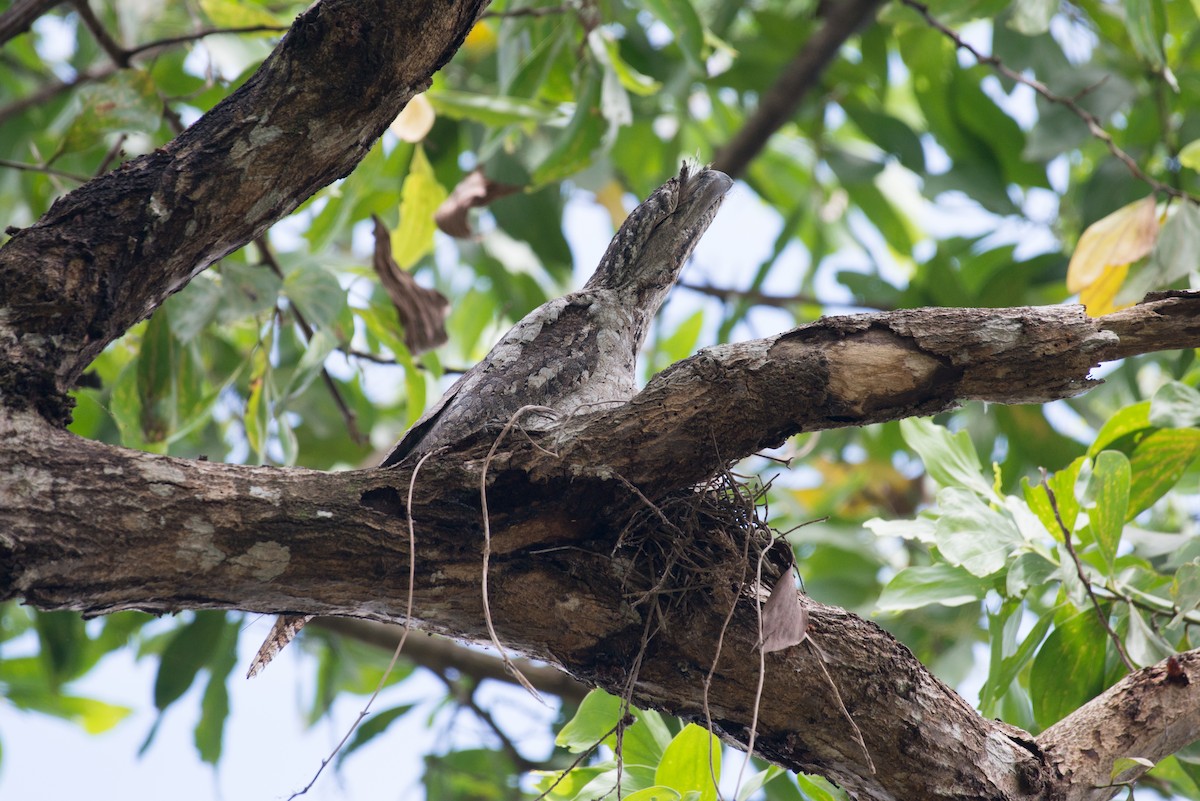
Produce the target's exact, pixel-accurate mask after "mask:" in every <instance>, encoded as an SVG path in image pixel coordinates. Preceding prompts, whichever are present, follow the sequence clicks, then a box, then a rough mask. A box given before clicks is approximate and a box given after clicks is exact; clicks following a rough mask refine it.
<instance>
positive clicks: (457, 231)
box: [433, 169, 521, 239]
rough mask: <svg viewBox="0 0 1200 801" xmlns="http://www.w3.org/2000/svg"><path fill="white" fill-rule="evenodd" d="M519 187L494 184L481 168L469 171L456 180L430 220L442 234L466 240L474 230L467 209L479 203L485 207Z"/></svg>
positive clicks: (477, 205) (518, 189) (475, 206)
mask: <svg viewBox="0 0 1200 801" xmlns="http://www.w3.org/2000/svg"><path fill="white" fill-rule="evenodd" d="M520 189H521V187H519V186H513V185H512V184H501V183H496V182H495V181H492V180H491V179H489V178H488V177H487V176H486V175H484V174H483V170H481V169H477V170H472V171H471V172H470V173H469V174H468V175H467V177H465V178H463V179H462V180H461V181H459V182H458V186H456V187H454V191H452V192H451V193H450V197H448V198H446V200H445V201H443V203H442V205H440V206H438V210H437V212H435V213H434V215H433V219H434V220H435V221H436V222H437V226H438V228H441V229H442V231H443V232H444V233H447V234H449V235H450V236H453V237H456V238H458V239H469V238H470V237H471V236H472V235H473V234H474V232H473V231H472V230H471V221H470V220H468V219H467V212H468V211H470V210H471V209H473V208H477V207H479V206H486V205H487V204H489V203H491V202H492V201H493V200H497V199H498V198H502V197H505V196H506V195H511V194H513V193H514V192H518V191H520Z"/></svg>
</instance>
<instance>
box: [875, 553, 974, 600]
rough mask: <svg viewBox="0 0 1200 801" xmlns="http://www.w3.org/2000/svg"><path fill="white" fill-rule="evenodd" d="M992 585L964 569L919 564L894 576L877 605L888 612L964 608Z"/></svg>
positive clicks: (943, 565)
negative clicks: (949, 607)
mask: <svg viewBox="0 0 1200 801" xmlns="http://www.w3.org/2000/svg"><path fill="white" fill-rule="evenodd" d="M990 586H991V585H990V583H988V582H985V581H983V580H981V579H980V578H978V577H977V576H974V575H972V574H971V573H969V572H968V571H966V570H964V569H963V568H961V567H954V566H953V565H946V564H936V565H917V566H914V567H906V568H904V569H903V570H901V571H900V572H899V573H897V574H896V575H895V576H893V577H892V580H891V581H889V582H888V583H887V586H886V587H884V588H883V592H882V593H880V595H879V601H878V602H877V606H878V607H879V609H880V610H881V611H884V612H903V611H905V610H908V609H921V608H922V607H926V606H929V605H931V604H941V605H942V606H962V605H963V604H969V603H973V602H975V601H978V600H979V599H980V598H982V597H983V596H984V594H986V593H987V591H988V588H989V587H990Z"/></svg>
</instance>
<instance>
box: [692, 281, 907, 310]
mask: <svg viewBox="0 0 1200 801" xmlns="http://www.w3.org/2000/svg"><path fill="white" fill-rule="evenodd" d="M679 288H680V289H687V290H691V291H692V292H698V293H700V294H701V295H707V296H709V297H711V298H719V299H720V300H724V301H730V300H744V301H747V302H749V303H752V304H754V305H756V306H770V307H772V308H776V309H787V308H790V307H792V306H800V305H803V304H808V305H812V306H845V307H848V308H861V309H878V310H879V311H892V310H893V309H894V308H895V307H894V306H889V305H887V304H885V303H872V302H865V301H864V302H861V303H830V302H829V301H824V300H821V299H820V298H818V297H817V296H816V295H807V294H804V293H800V294H796V295H769V294H767V293H766V292H761V291H759V290H757V289H729V288H726V287H719V286H711V285H708V284H680V285H679Z"/></svg>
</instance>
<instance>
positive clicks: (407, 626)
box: [288, 451, 434, 801]
mask: <svg viewBox="0 0 1200 801" xmlns="http://www.w3.org/2000/svg"><path fill="white" fill-rule="evenodd" d="M433 454H434V451H430V452H429V453H427V454H425V455H424V456H422V457H421V459H420V461H418V462H417V465H416V467H414V468H413V472H412V477H411V478H409V480H408V507H407V508H406V509H405V510H404V511H405V514H406V516H407V517H408V603H407V606H406V607H405V610H404V630H403V631H402V632H401V633H400V642H398V643H396V650H395V651H393V652H392V658H391V661H389V662H388V666H387V669H386V670H384V671H383V675H382V676H380V677H379V683H378V684H376V685H375V692H373V693H371V697H370V698H368V699H367V703H366V704H365V705H364V706H363V708H362V711H361V712H359V713H358V717H357V718H355V720H354V723H352V724H350V730H349V731H347V732H346V734H345V736H344V737H342V739H341V740H340V741H338V744H337V745H336V746H334V749H333V751H332V752H331V753H330V754H329V756H327V757H325V758H324V759H322V760H321V767H319V768H317V772H316V773H314V774H313V777H312V779H310V780H309V782H308V784H306V785H304V787H303V788H302V789H300V790H297V791H296V792H294V793H292V794H291V795H290V796H288V801H292V799H294V798H296V797H298V796H302V795H304V794H305V793H307V792H308V791H309V790H310V789H312V786H313V785H314V784H316V783H317V779H318V778H320V776H321V772H322V771H324V770H325V767H326V766H327V765H328V764H329V763H330V762H332V761H333V758H334V757H336V756H337V755H338V752H339V751H341V750H342V747H343V746H345V745H346V741H347V740H349V739H350V735H352V734H354V731H355V729H357V728H358V726H359V724H360V723H362V722H363V719H364V718H365V717H366V716H367V714H368V713H369V712H370V711H371V704H373V703H375V699H376V698H378V697H379V693H380V691H381V690H382V689H383V685H384V684H386V683H387V680H388V677H389V676H391V675H392V669H393V668H395V667H396V661H397V660H399V659H400V652H401V651H402V650H403V649H404V641H405V640H407V639H408V632H409V631H411V630H412V612H413V595H415V594H416V583H417V535H416V531H415V529H414V527H413V516H412V507H413V488H414V487H415V486H416V484H417V473H419V472H421V465H423V464H425V460H426V459H428V458H429V457H430V456H432V455H433Z"/></svg>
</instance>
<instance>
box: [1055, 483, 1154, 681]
mask: <svg viewBox="0 0 1200 801" xmlns="http://www.w3.org/2000/svg"><path fill="white" fill-rule="evenodd" d="M1042 487H1043V488H1044V489H1045V490H1046V495H1047V496H1048V497H1049V498H1050V509H1051V511H1053V512H1054V520H1055V521H1056V522H1057V523H1058V528H1059V530H1060V531H1061V532H1062V535H1063V543H1064V544H1065V545H1066V546H1067V553H1069V554H1070V555H1071V560H1072V561H1073V562H1074V563H1075V572H1076V574H1078V576H1079V581H1080V582H1081V583H1082V584H1083V589H1084V590H1085V591H1086V592H1087V595H1088V598H1089V599H1091V602H1092V608H1093V609H1095V610H1096V616H1097V617H1099V618H1100V625H1102V626H1104V630H1105V631H1107V632H1108V636H1109V639H1111V640H1112V641H1113V645H1115V646H1116V647H1117V655H1118V656H1120V657H1121V661H1122V662H1124V663H1125V667H1126V668H1128V669H1129V672H1130V673H1133V672H1134V671H1136V670H1137V668H1136V667H1134V664H1133V660H1132V659H1130V658H1129V654H1128V653H1126V651H1125V646H1124V644H1123V643H1122V642H1121V638H1120V637H1119V636H1117V632H1116V631H1115V630H1114V629H1113V627H1112V626H1111V625H1110V624H1109V622H1108V615H1106V614H1104V610H1103V609H1101V608H1100V599H1099V598H1097V597H1096V593H1094V592H1092V582H1091V581H1090V580H1089V579H1088V577H1087V573H1085V572H1084V570H1083V562H1081V561H1080V560H1079V554H1077V553H1075V544H1074V543H1073V542H1072V541H1071V532H1070V530H1068V529H1067V526H1066V524H1065V523H1064V522H1063V519H1062V515H1061V514H1059V512H1058V499H1057V498H1056V497H1055V496H1054V490H1052V489H1050V482H1049V481H1047V480H1046V471H1045V470H1044V469H1043V470H1042Z"/></svg>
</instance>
